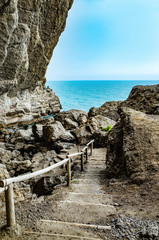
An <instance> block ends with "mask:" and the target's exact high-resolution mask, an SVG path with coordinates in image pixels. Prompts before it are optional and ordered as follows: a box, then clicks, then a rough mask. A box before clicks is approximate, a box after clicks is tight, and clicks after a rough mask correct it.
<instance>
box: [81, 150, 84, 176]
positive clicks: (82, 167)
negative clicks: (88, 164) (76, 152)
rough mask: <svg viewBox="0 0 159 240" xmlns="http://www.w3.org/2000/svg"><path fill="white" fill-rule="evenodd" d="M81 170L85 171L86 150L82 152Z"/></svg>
mask: <svg viewBox="0 0 159 240" xmlns="http://www.w3.org/2000/svg"><path fill="white" fill-rule="evenodd" d="M81 171H84V152H82V154H81Z"/></svg>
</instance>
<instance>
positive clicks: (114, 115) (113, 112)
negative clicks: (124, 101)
mask: <svg viewBox="0 0 159 240" xmlns="http://www.w3.org/2000/svg"><path fill="white" fill-rule="evenodd" d="M120 104H121V101H112V102H105V103H104V104H103V105H102V106H101V107H99V108H95V107H93V108H91V109H90V110H89V112H88V116H89V117H94V116H96V115H102V116H104V117H107V118H110V119H112V120H114V121H117V120H118V119H119V114H118V112H117V111H118V107H119V106H120Z"/></svg>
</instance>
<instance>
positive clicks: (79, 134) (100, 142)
mask: <svg viewBox="0 0 159 240" xmlns="http://www.w3.org/2000/svg"><path fill="white" fill-rule="evenodd" d="M115 123H116V122H115V121H113V120H112V119H109V118H107V117H104V116H102V115H96V116H94V117H91V118H89V119H88V121H87V123H85V124H84V125H81V126H80V127H78V128H76V129H75V130H73V133H74V135H75V136H76V139H77V141H78V143H81V144H86V143H87V142H88V141H89V140H92V139H94V140H95V142H94V144H95V146H96V147H106V144H107V132H105V131H102V128H106V127H107V126H108V125H111V126H112V127H113V126H114V125H115Z"/></svg>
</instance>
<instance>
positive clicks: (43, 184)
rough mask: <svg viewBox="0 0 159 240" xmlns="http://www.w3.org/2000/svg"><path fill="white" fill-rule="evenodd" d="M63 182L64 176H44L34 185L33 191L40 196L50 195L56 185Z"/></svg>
mask: <svg viewBox="0 0 159 240" xmlns="http://www.w3.org/2000/svg"><path fill="white" fill-rule="evenodd" d="M61 182H62V177H59V176H44V177H42V178H40V179H39V180H38V181H37V182H36V183H35V185H34V186H33V193H36V194H37V195H38V196H42V195H48V194H50V193H51V192H52V191H53V190H54V187H55V186H56V185H58V184H60V183H61Z"/></svg>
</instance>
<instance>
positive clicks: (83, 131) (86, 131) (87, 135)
mask: <svg viewBox="0 0 159 240" xmlns="http://www.w3.org/2000/svg"><path fill="white" fill-rule="evenodd" d="M73 133H74V135H75V136H76V139H77V142H78V143H80V144H86V143H87V142H88V141H89V140H91V139H92V133H91V132H90V128H87V126H85V125H84V126H82V127H79V128H76V129H75V130H74V131H73Z"/></svg>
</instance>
